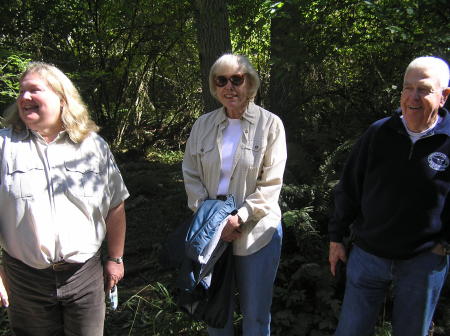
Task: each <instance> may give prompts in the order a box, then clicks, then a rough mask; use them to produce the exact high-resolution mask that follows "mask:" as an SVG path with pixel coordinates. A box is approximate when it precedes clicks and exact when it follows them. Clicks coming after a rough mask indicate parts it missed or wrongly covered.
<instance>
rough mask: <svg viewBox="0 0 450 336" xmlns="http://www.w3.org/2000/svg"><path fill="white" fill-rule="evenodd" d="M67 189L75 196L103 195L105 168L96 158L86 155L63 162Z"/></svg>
mask: <svg viewBox="0 0 450 336" xmlns="http://www.w3.org/2000/svg"><path fill="white" fill-rule="evenodd" d="M64 167H65V170H66V184H67V188H68V189H69V190H70V191H71V192H72V193H73V194H75V195H79V196H84V197H92V196H96V195H100V194H102V193H103V190H104V188H105V183H104V179H103V178H102V177H103V175H104V173H105V167H104V165H102V164H101V160H100V158H99V157H98V156H96V155H92V154H90V155H89V154H87V155H83V156H81V157H80V158H76V159H72V160H65V161H64Z"/></svg>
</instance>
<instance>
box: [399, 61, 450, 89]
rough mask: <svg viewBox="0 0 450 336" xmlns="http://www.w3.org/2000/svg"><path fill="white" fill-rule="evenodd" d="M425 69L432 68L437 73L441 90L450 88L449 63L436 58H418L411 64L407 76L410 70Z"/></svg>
mask: <svg viewBox="0 0 450 336" xmlns="http://www.w3.org/2000/svg"><path fill="white" fill-rule="evenodd" d="M423 68H427V69H429V68H432V69H433V70H434V71H436V74H437V76H438V80H439V86H440V88H441V89H445V88H447V87H448V82H449V79H450V78H449V77H450V74H449V68H448V64H447V62H445V61H444V60H443V59H441V58H438V57H434V56H422V57H417V58H415V59H414V60H413V61H412V62H411V63H409V65H408V67H407V68H406V71H405V74H406V73H407V72H408V71H409V70H412V69H423Z"/></svg>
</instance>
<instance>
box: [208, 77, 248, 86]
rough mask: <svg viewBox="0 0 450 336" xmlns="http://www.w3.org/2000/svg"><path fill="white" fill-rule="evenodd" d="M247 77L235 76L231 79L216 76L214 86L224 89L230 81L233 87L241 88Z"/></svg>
mask: <svg viewBox="0 0 450 336" xmlns="http://www.w3.org/2000/svg"><path fill="white" fill-rule="evenodd" d="M244 80H245V75H233V76H230V77H228V78H227V77H225V76H216V77H215V78H214V84H216V86H218V87H224V86H225V85H227V83H228V81H230V83H231V85H233V86H241V85H242V84H243V83H244Z"/></svg>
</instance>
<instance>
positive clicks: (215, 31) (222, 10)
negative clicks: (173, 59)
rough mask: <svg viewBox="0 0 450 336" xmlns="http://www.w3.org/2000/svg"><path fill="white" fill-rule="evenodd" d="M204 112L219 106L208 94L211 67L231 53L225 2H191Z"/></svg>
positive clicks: (211, 0)
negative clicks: (219, 58) (193, 13)
mask: <svg viewBox="0 0 450 336" xmlns="http://www.w3.org/2000/svg"><path fill="white" fill-rule="evenodd" d="M193 5H194V12H195V23H196V28H197V41H198V45H199V57H200V70H201V79H202V96H203V103H204V112H209V111H212V110H214V109H216V108H218V107H219V106H220V104H219V102H218V101H217V100H215V99H214V97H212V96H211V94H210V92H209V83H208V76H209V70H210V68H211V65H212V64H213V63H214V61H215V60H216V59H217V58H218V57H219V56H221V55H222V54H223V53H226V52H231V38H230V28H229V25H228V11H227V1H226V0H193Z"/></svg>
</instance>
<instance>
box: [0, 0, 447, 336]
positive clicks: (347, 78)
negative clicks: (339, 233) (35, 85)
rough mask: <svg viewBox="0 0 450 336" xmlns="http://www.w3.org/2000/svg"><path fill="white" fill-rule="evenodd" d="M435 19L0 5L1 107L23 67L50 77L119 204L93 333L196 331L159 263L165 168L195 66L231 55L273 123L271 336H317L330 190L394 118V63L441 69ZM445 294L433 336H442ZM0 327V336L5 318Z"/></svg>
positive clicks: (332, 295)
mask: <svg viewBox="0 0 450 336" xmlns="http://www.w3.org/2000/svg"><path fill="white" fill-rule="evenodd" d="M449 13H450V3H449V2H448V1H447V0H420V1H419V0H373V1H361V0H341V1H330V0H286V1H269V0H228V1H226V0H146V1H143V0H70V1H67V0H41V1H32V0H2V2H1V4H0V110H1V111H3V110H4V109H5V108H6V107H7V106H8V105H9V104H10V103H12V102H13V101H14V99H15V98H16V96H17V92H18V75H19V74H20V73H21V71H22V70H23V69H24V67H25V65H26V63H27V62H28V61H30V60H42V61H45V62H49V63H53V64H55V65H57V66H58V67H59V68H61V69H62V70H63V71H64V72H65V73H67V74H68V75H69V77H70V78H71V79H72V80H73V81H74V82H75V83H76V85H77V87H78V88H79V89H80V91H81V93H82V96H83V98H84V100H85V102H86V104H87V105H88V106H89V109H90V112H91V115H92V117H93V118H94V119H95V120H96V122H97V123H98V124H99V125H100V126H101V135H102V136H103V137H105V138H106V139H107V140H108V142H109V143H110V144H111V146H112V148H113V150H114V152H115V155H116V158H117V161H118V162H119V165H120V168H121V171H122V173H123V175H124V178H125V180H126V183H127V185H128V187H129V189H130V192H131V198H130V200H129V201H128V202H127V217H128V233H127V242H126V253H125V258H126V270H127V275H126V277H125V279H124V281H123V282H122V283H121V286H120V287H119V295H120V299H121V304H120V306H119V309H118V311H115V312H112V311H110V312H108V315H107V322H106V328H105V334H106V335H204V334H205V330H204V325H203V324H202V323H197V322H192V321H191V320H190V319H189V318H187V317H186V316H185V315H184V314H182V313H180V312H178V311H177V309H176V305H175V303H174V298H173V295H172V288H173V277H174V274H173V272H172V271H170V270H168V269H167V268H165V267H164V265H161V263H159V262H158V255H159V253H160V250H161V247H162V246H163V243H164V240H165V238H166V236H167V234H168V233H169V232H171V231H172V230H173V229H174V228H175V227H176V225H177V224H179V223H181V222H182V220H183V219H185V218H187V216H189V210H188V209H187V207H186V199H185V195H184V188H183V183H182V177H181V163H180V162H181V158H182V153H183V149H184V144H185V141H186V139H187V137H188V135H189V131H190V128H191V126H192V124H193V122H194V121H195V119H196V118H197V117H198V116H199V115H201V114H202V113H204V112H206V111H210V110H212V109H213V108H214V107H215V106H217V103H216V102H215V101H214V100H213V99H212V98H211V97H210V95H209V90H208V88H207V83H206V76H207V73H208V71H209V67H210V65H211V64H212V62H213V61H214V60H215V59H216V58H217V57H218V56H219V55H221V54H222V53H223V52H226V51H233V52H235V53H240V54H244V55H247V56H248V57H249V58H250V60H251V62H252V63H253V65H254V66H255V68H256V69H257V71H258V73H259V75H260V77H261V81H262V85H261V88H260V91H259V93H258V96H257V99H256V102H257V103H258V104H260V105H262V106H263V107H265V108H266V109H268V110H270V111H272V112H274V113H276V114H277V115H279V116H280V117H281V118H282V120H283V121H284V124H285V127H286V133H287V139H288V157H289V158H288V163H287V169H286V173H285V182H284V186H283V191H282V195H281V199H280V204H281V206H282V209H283V212H284V215H283V218H284V224H285V237H284V247H283V256H282V261H281V264H280V269H279V274H278V278H277V281H276V288H275V294H274V303H273V323H272V329H273V330H272V333H273V335H285V336H287V335H300V336H302V335H309V336H320V335H324V336H325V335H331V334H332V331H333V329H334V327H335V325H336V323H337V317H338V313H339V308H340V304H341V299H342V289H343V286H342V282H339V281H337V280H336V279H333V278H332V277H331V276H330V273H329V266H328V264H327V253H328V242H327V236H326V227H327V221H328V218H329V215H330V212H331V210H332V206H333V203H332V188H333V186H334V185H335V184H336V182H337V180H338V179H339V173H340V171H341V168H342V166H343V163H344V162H345V158H346V155H347V154H348V151H349V148H350V147H351V145H352V144H353V143H354V141H355V139H357V138H358V136H360V135H361V133H362V132H363V131H364V129H365V128H367V127H368V125H369V124H370V123H371V122H373V121H375V120H377V119H379V118H382V117H385V116H388V115H390V114H391V113H392V112H393V111H394V110H395V109H396V108H397V107H398V106H399V96H400V90H401V86H402V76H403V72H404V69H405V67H406V65H407V64H408V63H409V62H410V61H411V60H412V59H413V58H414V57H417V56H422V55H436V56H439V57H442V58H443V59H445V60H447V62H448V61H449V57H450V48H449V46H450V34H449V28H450V27H449ZM0 122H1V120H0ZM447 287H448V286H447ZM447 287H446V289H445V291H444V293H443V296H442V299H441V303H440V305H439V309H438V311H437V312H436V315H435V324H436V327H435V330H434V333H435V335H449V334H450V306H449V305H448V301H449V298H450V295H449V291H448V289H447ZM389 314H390V300H389V299H388V300H386V303H385V305H384V309H383V314H382V315H381V316H380V321H379V327H378V331H377V333H378V334H377V335H390V323H389V319H390V316H389ZM0 323H1V324H0V325H1V332H0V334H1V335H8V331H7V327H6V326H7V317H6V315H5V314H2V315H1V319H0ZM239 323H240V317H239V315H236V326H237V327H238V326H239Z"/></svg>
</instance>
